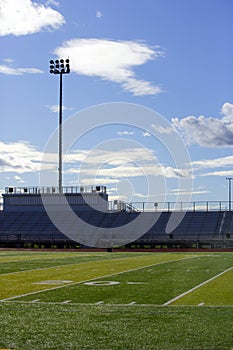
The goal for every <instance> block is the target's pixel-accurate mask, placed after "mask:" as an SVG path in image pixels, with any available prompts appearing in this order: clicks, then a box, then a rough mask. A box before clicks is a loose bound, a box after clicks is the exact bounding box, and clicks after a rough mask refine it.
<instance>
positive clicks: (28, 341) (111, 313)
mask: <svg viewBox="0 0 233 350" xmlns="http://www.w3.org/2000/svg"><path fill="white" fill-rule="evenodd" d="M232 320H233V308H207V307H205V308H192V307H152V306H144V307H142V306H130V307H129V306H128V307H116V306H110V305H109V306H106V305H104V306H90V305H88V306H84V305H83V306H80V305H79V306H77V305H76V306H75V305H50V304H47V305H43V304H40V305H35V304H33V305H32V304H23V303H22V304H17V303H2V304H0V347H2V348H13V349H15V350H16V349H17V350H32V349H33V350H44V349H50V350H64V349H66V350H67V349H73V350H79V349H80V350H93V349H95V350H125V349H127V350H152V349H153V350H198V349H199V350H231V349H232V346H233V338H232V326H233V325H232Z"/></svg>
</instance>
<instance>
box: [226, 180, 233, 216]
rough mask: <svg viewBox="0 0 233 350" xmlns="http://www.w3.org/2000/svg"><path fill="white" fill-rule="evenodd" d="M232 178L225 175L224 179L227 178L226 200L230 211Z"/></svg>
mask: <svg viewBox="0 0 233 350" xmlns="http://www.w3.org/2000/svg"><path fill="white" fill-rule="evenodd" d="M232 179H233V178H232V177H226V180H228V185H229V186H228V202H229V205H228V210H229V211H231V180H232Z"/></svg>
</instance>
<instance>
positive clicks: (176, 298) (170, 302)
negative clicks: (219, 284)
mask: <svg viewBox="0 0 233 350" xmlns="http://www.w3.org/2000/svg"><path fill="white" fill-rule="evenodd" d="M232 269H233V266H231V267H229V268H228V269H226V270H224V271H222V272H220V273H218V274H217V275H215V276H213V277H211V278H209V279H208V280H206V281H204V282H202V283H200V284H198V285H197V286H195V287H193V288H191V289H189V290H187V291H186V292H184V293H182V294H180V295H177V296H176V297H175V298H173V299H171V300H168V301H167V302H166V303H164V304H163V306H168V305H170V304H172V303H173V302H174V301H176V300H178V299H180V298H182V297H184V296H185V295H187V294H189V293H192V292H193V291H194V290H196V289H198V288H200V287H202V286H204V285H205V284H207V283H209V282H211V281H213V280H214V279H216V278H218V277H220V276H222V275H223V274H224V273H227V272H229V271H230V270H232Z"/></svg>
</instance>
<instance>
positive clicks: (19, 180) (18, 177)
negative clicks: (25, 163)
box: [14, 175, 24, 183]
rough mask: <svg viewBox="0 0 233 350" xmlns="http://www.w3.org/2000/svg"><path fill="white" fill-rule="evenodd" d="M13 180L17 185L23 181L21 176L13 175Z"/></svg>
mask: <svg viewBox="0 0 233 350" xmlns="http://www.w3.org/2000/svg"><path fill="white" fill-rule="evenodd" d="M14 179H15V180H16V181H17V182H18V183H24V180H23V179H22V177H21V176H18V175H15V176H14Z"/></svg>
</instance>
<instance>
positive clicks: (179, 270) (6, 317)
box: [0, 251, 233, 350]
mask: <svg viewBox="0 0 233 350" xmlns="http://www.w3.org/2000/svg"><path fill="white" fill-rule="evenodd" d="M232 329H233V253H223V252H218V253H210V252H208V253H200V252H196V253H195V252H194V253H175V252H174V253H165V252H161V253H157V252H156V253H149V252H146V253H139V252H113V253H107V252H90V253H89V252H81V251H80V252H43V251H41V252H38V251H37V252H32V251H1V252H0V349H20V350H26V349H33V350H34V349H35V350H37V349H54V350H59V349H61V350H65V349H97V350H111V349H119V350H120V349H122V350H123V349H132V350H134V349H135V350H141V349H160V350H173V349H174V350H181V349H183V350H186V349H187V350H190V349H203V350H208V349H213V350H218V349H219V350H220V349H221V350H224V349H227V350H232V349H233V332H232Z"/></svg>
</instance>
